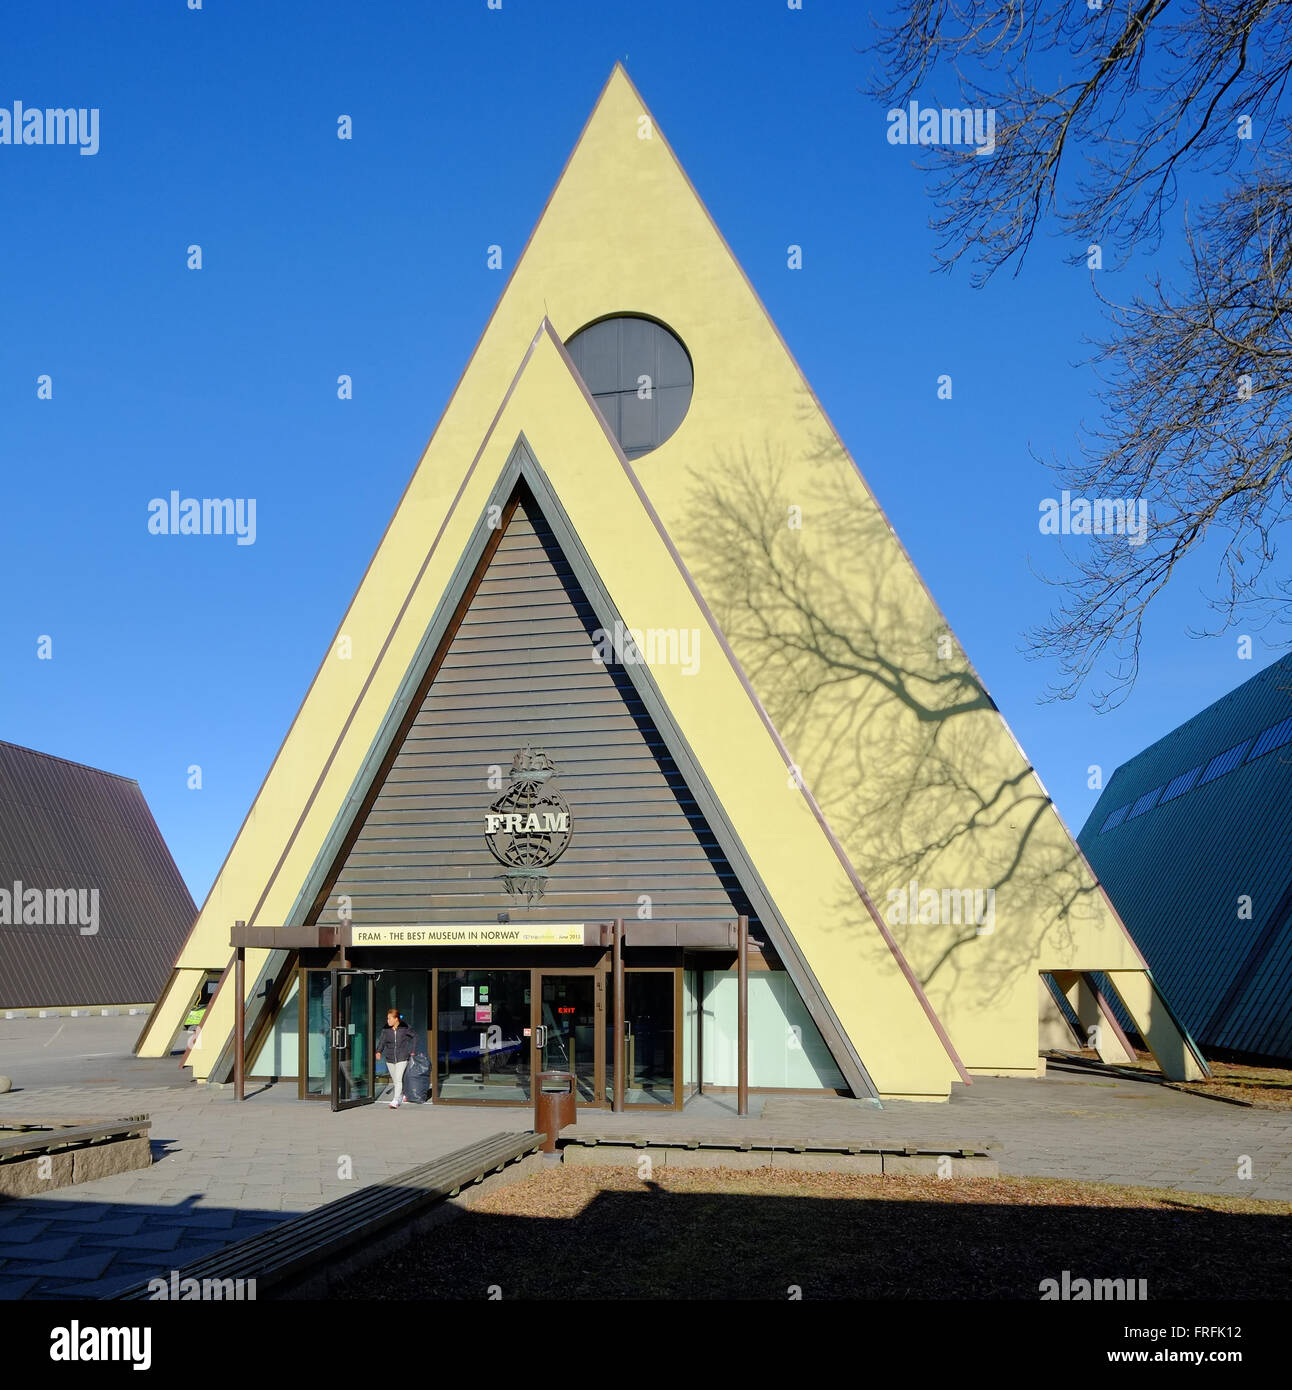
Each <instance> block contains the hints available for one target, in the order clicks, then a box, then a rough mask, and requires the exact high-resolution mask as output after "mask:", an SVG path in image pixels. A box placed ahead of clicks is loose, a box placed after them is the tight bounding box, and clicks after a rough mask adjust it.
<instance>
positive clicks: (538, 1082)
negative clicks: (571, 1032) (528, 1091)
mask: <svg viewBox="0 0 1292 1390" xmlns="http://www.w3.org/2000/svg"><path fill="white" fill-rule="evenodd" d="M574 1122H575V1102H574V1073H573V1072H568V1071H540V1072H539V1073H538V1074H537V1075H536V1076H535V1077H534V1133H535V1134H542V1135H545V1136H546V1138H545V1139H544V1140H543V1152H544V1153H548V1154H552V1153H555V1152H556V1136H557V1135H558V1134H560V1132H561V1130H562V1129H563V1128H564V1127H565V1126H566V1125H572V1124H574Z"/></svg>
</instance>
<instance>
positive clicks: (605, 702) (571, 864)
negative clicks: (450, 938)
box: [327, 506, 753, 925]
mask: <svg viewBox="0 0 1292 1390" xmlns="http://www.w3.org/2000/svg"><path fill="white" fill-rule="evenodd" d="M596 631H597V622H596V618H595V616H594V614H593V611H592V608H591V606H590V604H589V603H588V602H587V599H586V598H585V596H584V595H583V593H582V591H581V590H580V588H579V586H578V584H577V582H576V580H575V578H574V576H573V573H572V572H571V570H570V567H569V565H568V564H567V563H566V561H565V559H564V558H563V556H562V555H561V553H560V550H559V547H558V546H557V544H556V541H555V539H554V537H553V536H552V534H551V531H550V528H549V527H548V526H547V524H546V522H545V521H544V520H543V519H542V517H541V515H539V514H537V513H533V514H532V515H531V514H530V513H528V512H527V511H526V510H525V508H524V507H523V506H521V507H519V508H518V509H517V511H516V513H515V516H514V517H513V518H512V520H511V522H510V523H509V525H508V527H507V530H506V532H505V534H504V535H503V536H502V538H501V540H500V542H499V545H498V549H497V551H496V553H495V554H494V556H493V558H492V560H491V561H490V564H489V566H488V568H487V569H486V570H485V572H484V574H483V576H482V577H481V580H480V583H479V585H478V587H477V588H476V591H475V594H474V595H473V597H472V599H471V602H470V605H469V606H468V608H467V611H466V613H465V615H464V617H463V620H462V624H461V626H460V628H459V629H458V631H457V633H456V634H455V636H454V638H453V640H452V642H451V643H450V645H449V648H448V651H447V652H446V653H445V655H444V659H443V661H442V662H441V665H440V668H439V670H438V672H437V673H436V675H435V677H434V679H433V681H432V683H431V686H430V688H429V690H428V691H427V694H426V696H425V698H424V700H423V701H422V705H421V708H420V710H419V711H418V713H417V715H416V717H415V719H414V720H413V723H412V725H411V726H410V728H409V731H408V734H407V736H406V737H405V740H404V742H403V744H402V746H401V748H400V750H399V752H398V754H397V755H396V756H395V759H394V761H393V763H392V764H391V765H390V768H389V771H388V772H387V774H386V777H385V780H384V782H383V784H382V787H381V790H380V791H379V792H378V794H377V796H376V798H375V800H374V801H373V803H372V805H371V807H370V809H369V812H368V815H367V816H366V818H365V820H364V823H363V826H362V829H361V830H360V831H359V832H358V835H357V837H356V838H355V839H354V841H353V844H352V845H351V848H350V849H349V851H348V853H347V854H346V855H345V858H344V862H343V864H342V865H341V867H340V870H339V872H338V874H337V876H336V880H335V882H334V884H333V886H332V889H331V895H330V899H329V901H330V904H331V906H330V907H329V909H327V910H329V911H334V910H335V907H336V905H337V900H338V898H339V897H340V896H341V895H345V896H348V897H349V899H350V906H351V913H352V916H353V920H354V921H355V922H356V923H357V924H360V925H362V924H366V923H372V924H384V923H391V924H399V923H411V922H421V923H433V922H450V921H482V920H483V921H493V920H494V919H495V917H496V916H497V914H498V913H499V912H503V911H511V912H517V911H519V912H521V913H523V916H524V918H525V920H527V921H584V922H586V921H600V920H606V919H609V918H614V917H629V918H633V919H636V918H637V917H638V914H639V911H640V910H641V908H642V904H643V901H645V900H647V899H648V900H649V911H650V915H651V916H652V917H653V918H655V919H657V920H660V921H696V920H730V919H731V918H733V917H734V916H736V915H738V914H739V913H746V914H748V915H750V916H751V917H752V916H753V914H752V912H751V911H750V908H749V905H748V902H747V900H746V899H745V898H744V895H743V893H742V891H741V889H740V887H739V884H738V883H737V881H736V878H735V875H734V874H733V872H732V870H731V868H730V866H729V865H728V864H727V862H726V860H725V858H724V857H723V855H722V853H721V851H720V850H719V848H718V845H717V841H716V840H715V838H714V836H713V834H712V832H711V831H710V829H709V827H708V825H707V824H706V823H705V821H704V818H703V816H702V814H701V812H700V810H699V808H698V806H697V805H696V803H695V801H694V799H693V798H692V796H691V794H690V792H689V791H688V790H687V787H686V784H685V782H684V779H683V777H682V775H681V773H680V772H679V771H678V769H677V767H676V766H675V765H674V763H673V761H672V759H671V757H670V756H669V753H668V751H667V749H666V747H665V745H664V741H663V740H662V739H661V738H660V736H659V734H658V732H657V731H656V730H655V728H654V727H653V725H652V724H651V722H650V720H649V718H648V717H647V714H646V711H645V708H644V706H643V704H642V701H641V698H640V697H639V696H638V694H637V693H636V691H635V690H634V688H633V686H632V683H631V681H630V680H629V678H628V675H627V673H626V671H625V670H624V668H623V667H622V666H620V665H617V664H616V663H615V662H614V660H613V659H612V660H611V661H610V662H609V664H606V665H602V664H601V663H600V662H599V661H598V660H597V659H596V654H595V648H594V633H595V632H596ZM527 744H528V745H530V746H532V747H535V748H542V749H543V750H544V751H545V752H546V753H547V754H548V755H549V757H551V758H552V760H553V761H554V762H555V764H556V768H557V777H556V779H555V785H556V786H557V787H559V789H560V790H561V792H562V793H563V795H564V796H565V799H566V801H567V802H568V803H569V806H570V809H571V813H572V826H573V837H572V839H571V842H570V845H569V848H568V849H567V850H566V851H565V853H564V854H563V856H562V857H561V858H560V859H559V860H558V861H557V862H556V863H555V864H554V865H553V866H552V867H551V869H550V871H549V873H548V882H547V887H546V890H545V893H544V896H543V897H542V898H541V899H540V900H538V901H536V902H535V903H533V904H532V905H530V904H526V902H525V900H524V899H523V898H520V899H517V898H515V897H512V896H510V895H509V894H508V893H507V892H506V890H505V887H504V885H503V882H502V874H503V869H502V866H501V865H500V864H498V863H497V861H496V860H495V859H494V858H493V857H492V855H491V854H490V853H489V851H488V849H487V847H486V845H485V836H484V824H485V822H484V818H485V814H486V813H487V812H488V810H489V809H490V806H491V804H492V803H493V802H494V801H495V800H496V799H497V798H498V797H499V795H500V794H501V791H502V788H505V787H506V785H507V782H506V772H507V770H508V768H509V767H510V764H511V758H512V754H513V753H514V752H515V751H516V750H518V749H521V748H524V747H525V746H526V745H527ZM491 768H492V769H495V771H496V770H498V769H501V772H502V775H503V781H502V786H501V787H499V786H498V785H497V784H496V783H497V778H496V775H495V785H494V787H493V788H492V789H491V788H490V785H489V777H490V770H491Z"/></svg>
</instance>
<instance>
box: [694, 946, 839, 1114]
mask: <svg viewBox="0 0 1292 1390" xmlns="http://www.w3.org/2000/svg"><path fill="white" fill-rule="evenodd" d="M737 1005H738V998H737V982H736V972H735V971H734V970H727V971H709V972H706V975H705V988H704V1011H703V1013H702V1015H701V1018H702V1027H703V1028H704V1044H703V1048H702V1055H703V1058H704V1082H705V1085H707V1086H735V1085H736V1082H737V1074H736V1072H737V1065H738V1051H737V1037H738V1034H737V1023H738V1019H737ZM749 1084H750V1085H751V1086H754V1087H786V1088H791V1089H801V1090H817V1089H829V1090H839V1091H842V1090H846V1089H847V1082H846V1081H844V1079H843V1076H842V1075H841V1074H840V1072H839V1069H838V1067H837V1066H836V1065H835V1062H834V1058H833V1057H831V1056H830V1049H829V1048H828V1047H826V1045H825V1041H824V1039H823V1038H822V1037H821V1034H820V1032H819V1031H818V1029H817V1026H816V1024H815V1023H814V1022H813V1021H812V1016H811V1014H809V1013H808V1011H807V1006H806V1005H805V1004H804V1003H803V1000H802V998H801V997H800V995H799V992H798V990H797V989H795V987H794V981H793V980H791V979H790V977H789V975H788V974H787V973H786V972H785V971H784V970H766V971H764V970H755V971H751V972H750V976H749Z"/></svg>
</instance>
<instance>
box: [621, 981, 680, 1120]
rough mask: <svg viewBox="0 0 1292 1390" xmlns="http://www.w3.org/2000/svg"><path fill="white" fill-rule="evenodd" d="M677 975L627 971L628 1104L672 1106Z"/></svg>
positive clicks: (625, 985) (626, 1061)
mask: <svg viewBox="0 0 1292 1390" xmlns="http://www.w3.org/2000/svg"><path fill="white" fill-rule="evenodd" d="M674 979H675V976H674V972H673V971H672V970H626V971H625V972H624V1016H625V1020H626V1023H627V1028H626V1037H625V1039H624V1052H625V1062H624V1073H625V1075H626V1076H627V1078H628V1085H627V1089H626V1090H625V1092H624V1104H625V1105H672V1104H673V1100H674V1090H673V1087H674V1082H675V1078H674V1075H673V1038H674V1018H673V1014H674Z"/></svg>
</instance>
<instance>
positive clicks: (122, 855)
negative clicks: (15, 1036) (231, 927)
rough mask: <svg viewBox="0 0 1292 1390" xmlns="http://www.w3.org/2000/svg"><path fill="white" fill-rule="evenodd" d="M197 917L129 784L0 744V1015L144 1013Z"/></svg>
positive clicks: (153, 823) (144, 805)
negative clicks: (74, 1009)
mask: <svg viewBox="0 0 1292 1390" xmlns="http://www.w3.org/2000/svg"><path fill="white" fill-rule="evenodd" d="M196 915H197V910H196V908H195V907H194V904H193V899H192V898H191V897H190V896H189V892H188V889H187V888H186V887H185V886H184V880H183V879H182V878H181V877H180V875H179V870H178V869H177V868H176V867H175V861H174V860H173V859H172V858H171V856H170V851H169V850H168V849H167V848H166V842H165V841H164V840H163V839H162V837H161V832H160V831H159V830H158V829H157V823H156V821H154V820H153V817H152V812H151V811H149V809H148V803H147V802H146V801H145V800H144V797H143V793H142V792H141V791H140V790H139V784H138V782H135V781H134V780H132V779H131V778H129V777H120V776H118V775H117V774H115V773H112V772H104V771H102V770H101V769H99V768H94V767H86V766H85V765H84V764H83V763H73V762H68V761H67V760H66V759H64V758H55V757H51V756H50V755H49V754H47V753H38V752H36V751H35V750H34V749H31V748H20V747H18V746H17V745H16V744H13V743H3V742H0V1008H5V1009H27V1008H44V1007H64V1006H77V1005H87V1006H88V1005H98V1006H108V1005H118V1004H147V1003H151V1002H152V1001H153V1000H155V999H156V998H157V996H158V994H159V992H160V991H161V988H162V986H163V985H164V984H165V982H166V978H167V976H168V975H169V974H170V967H171V962H172V961H173V960H174V959H175V953H176V952H177V951H178V950H179V948H180V946H181V945H182V944H183V942H184V938H185V936H186V935H187V934H188V931H189V928H190V927H191V926H192V925H193V919H194V918H195V917H196Z"/></svg>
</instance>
